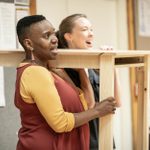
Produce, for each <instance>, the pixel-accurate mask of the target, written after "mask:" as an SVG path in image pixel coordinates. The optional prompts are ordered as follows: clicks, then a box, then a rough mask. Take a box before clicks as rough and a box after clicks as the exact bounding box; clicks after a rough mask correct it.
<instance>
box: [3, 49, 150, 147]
mask: <svg viewBox="0 0 150 150" xmlns="http://www.w3.org/2000/svg"><path fill="white" fill-rule="evenodd" d="M23 58H24V52H22V51H18V50H14V51H2V50H1V51H0V65H1V66H17V65H18V64H19V62H20V61H21V60H22V59H23ZM51 62H52V65H53V66H57V67H60V68H97V69H99V68H100V81H101V82H100V101H101V100H103V99H104V98H106V97H108V96H114V68H115V67H142V68H143V70H144V78H143V81H142V82H141V83H142V84H143V85H141V87H142V88H141V91H140V96H139V97H140V100H139V101H138V103H139V104H138V115H139V116H138V122H137V140H136V144H137V148H136V149H137V150H148V133H149V130H148V101H149V77H150V51H100V50H75V49H71V50H70V49H69V50H59V54H58V57H57V60H53V61H51ZM108 89H109V90H108ZM99 130H100V135H99V137H100V138H99V139H100V140H99V143H100V146H99V147H100V150H113V132H112V131H113V121H112V115H108V116H106V117H103V118H101V119H100V127H99Z"/></svg>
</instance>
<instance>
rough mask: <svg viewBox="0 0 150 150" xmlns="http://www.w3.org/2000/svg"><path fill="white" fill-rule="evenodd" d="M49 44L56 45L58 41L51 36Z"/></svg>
mask: <svg viewBox="0 0 150 150" xmlns="http://www.w3.org/2000/svg"><path fill="white" fill-rule="evenodd" d="M51 43H52V44H57V43H58V39H57V37H56V36H53V37H52V39H51Z"/></svg>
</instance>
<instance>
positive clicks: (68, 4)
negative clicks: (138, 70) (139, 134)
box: [37, 0, 132, 150]
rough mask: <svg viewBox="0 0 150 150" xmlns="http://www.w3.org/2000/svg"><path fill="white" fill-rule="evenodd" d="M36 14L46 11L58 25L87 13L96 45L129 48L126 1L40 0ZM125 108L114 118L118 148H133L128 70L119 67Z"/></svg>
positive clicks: (46, 14) (38, 0) (122, 149)
mask: <svg viewBox="0 0 150 150" xmlns="http://www.w3.org/2000/svg"><path fill="white" fill-rule="evenodd" d="M37 13H38V14H43V15H45V16H46V17H47V19H48V20H49V21H50V22H51V23H52V24H53V25H54V26H55V27H56V29H57V28H58V25H59V23H60V21H61V20H62V19H63V18H64V17H66V16H67V15H70V14H73V13H85V14H86V15H87V16H88V18H89V19H90V21H91V22H92V24H93V29H94V34H95V47H100V46H101V45H112V46H113V47H114V49H119V50H126V49H128V38H127V12H126V0H55V1H54V0H44V1H41V0H37ZM119 74H120V80H121V87H122V89H121V91H122V94H121V95H122V107H121V108H119V109H118V110H117V112H116V115H115V117H114V137H115V142H116V146H117V150H132V138H131V133H132V132H131V115H130V113H131V109H130V91H129V71H128V69H127V68H123V69H119Z"/></svg>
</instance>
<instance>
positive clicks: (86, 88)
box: [78, 69, 95, 108]
mask: <svg viewBox="0 0 150 150" xmlns="http://www.w3.org/2000/svg"><path fill="white" fill-rule="evenodd" d="M78 73H79V77H80V82H81V89H82V90H83V92H84V96H85V99H86V100H87V103H88V107H89V108H93V107H94V105H95V99H94V92H93V88H92V85H91V83H90V80H89V78H88V76H87V74H86V72H85V70H84V69H80V70H78Z"/></svg>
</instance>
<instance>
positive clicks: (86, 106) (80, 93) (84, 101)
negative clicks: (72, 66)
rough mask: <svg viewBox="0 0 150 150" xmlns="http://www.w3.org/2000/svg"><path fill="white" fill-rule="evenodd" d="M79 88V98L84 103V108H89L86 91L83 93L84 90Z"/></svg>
mask: <svg viewBox="0 0 150 150" xmlns="http://www.w3.org/2000/svg"><path fill="white" fill-rule="evenodd" d="M78 90H79V98H80V101H81V103H82V105H83V108H84V110H87V109H88V105H87V101H86V99H85V97H84V93H83V91H82V90H81V89H79V88H78Z"/></svg>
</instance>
